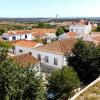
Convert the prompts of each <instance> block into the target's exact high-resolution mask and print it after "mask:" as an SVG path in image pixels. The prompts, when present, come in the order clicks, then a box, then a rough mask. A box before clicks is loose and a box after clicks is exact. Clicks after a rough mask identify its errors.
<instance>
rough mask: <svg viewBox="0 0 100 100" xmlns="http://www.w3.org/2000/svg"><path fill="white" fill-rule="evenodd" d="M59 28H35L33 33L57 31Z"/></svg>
mask: <svg viewBox="0 0 100 100" xmlns="http://www.w3.org/2000/svg"><path fill="white" fill-rule="evenodd" d="M56 31H57V29H44V28H33V29H32V32H33V33H56Z"/></svg>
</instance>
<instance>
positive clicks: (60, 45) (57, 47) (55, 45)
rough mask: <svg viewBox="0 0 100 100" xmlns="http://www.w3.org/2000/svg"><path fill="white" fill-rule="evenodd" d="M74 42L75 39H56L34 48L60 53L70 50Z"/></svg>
mask: <svg viewBox="0 0 100 100" xmlns="http://www.w3.org/2000/svg"><path fill="white" fill-rule="evenodd" d="M76 42H77V40H76V39H67V40H58V41H54V42H52V43H49V44H47V45H44V46H40V47H37V48H35V49H36V50H39V51H44V52H50V53H55V54H61V55H62V54H65V53H69V52H71V49H72V47H73V45H74V44H75V43H76Z"/></svg>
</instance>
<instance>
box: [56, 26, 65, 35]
mask: <svg viewBox="0 0 100 100" xmlns="http://www.w3.org/2000/svg"><path fill="white" fill-rule="evenodd" d="M63 33H64V28H62V27H60V28H58V29H57V31H56V36H60V35H61V34H63Z"/></svg>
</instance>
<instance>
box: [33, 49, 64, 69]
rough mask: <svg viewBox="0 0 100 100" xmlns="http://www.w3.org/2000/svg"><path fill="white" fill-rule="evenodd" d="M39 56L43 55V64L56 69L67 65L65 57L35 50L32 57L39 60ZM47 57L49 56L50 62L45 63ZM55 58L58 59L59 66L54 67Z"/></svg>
mask: <svg viewBox="0 0 100 100" xmlns="http://www.w3.org/2000/svg"><path fill="white" fill-rule="evenodd" d="M38 54H40V55H41V63H43V64H45V65H48V66H52V67H56V68H61V67H62V66H63V65H64V64H65V62H64V56H63V55H59V54H54V53H49V52H43V51H39V50H35V49H33V53H32V55H33V56H34V57H36V58H38ZM45 56H48V60H49V61H48V62H45ZM54 58H57V59H58V65H54Z"/></svg>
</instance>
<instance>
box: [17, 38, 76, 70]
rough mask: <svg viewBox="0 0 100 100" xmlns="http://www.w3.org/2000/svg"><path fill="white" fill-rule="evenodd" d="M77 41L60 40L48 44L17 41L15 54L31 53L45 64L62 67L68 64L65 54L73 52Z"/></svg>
mask: <svg viewBox="0 0 100 100" xmlns="http://www.w3.org/2000/svg"><path fill="white" fill-rule="evenodd" d="M76 41H77V40H76V39H67V40H58V41H54V42H52V43H49V44H46V45H42V44H40V43H35V42H30V41H27V42H25V41H18V42H17V43H15V54H16V55H22V54H26V53H30V54H31V55H32V56H33V57H35V58H37V59H38V60H39V61H40V62H41V64H43V65H44V66H49V67H53V68H61V67H62V66H64V65H67V61H66V57H65V54H66V53H70V52H71V49H72V47H73V45H74V44H75V43H76Z"/></svg>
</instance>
